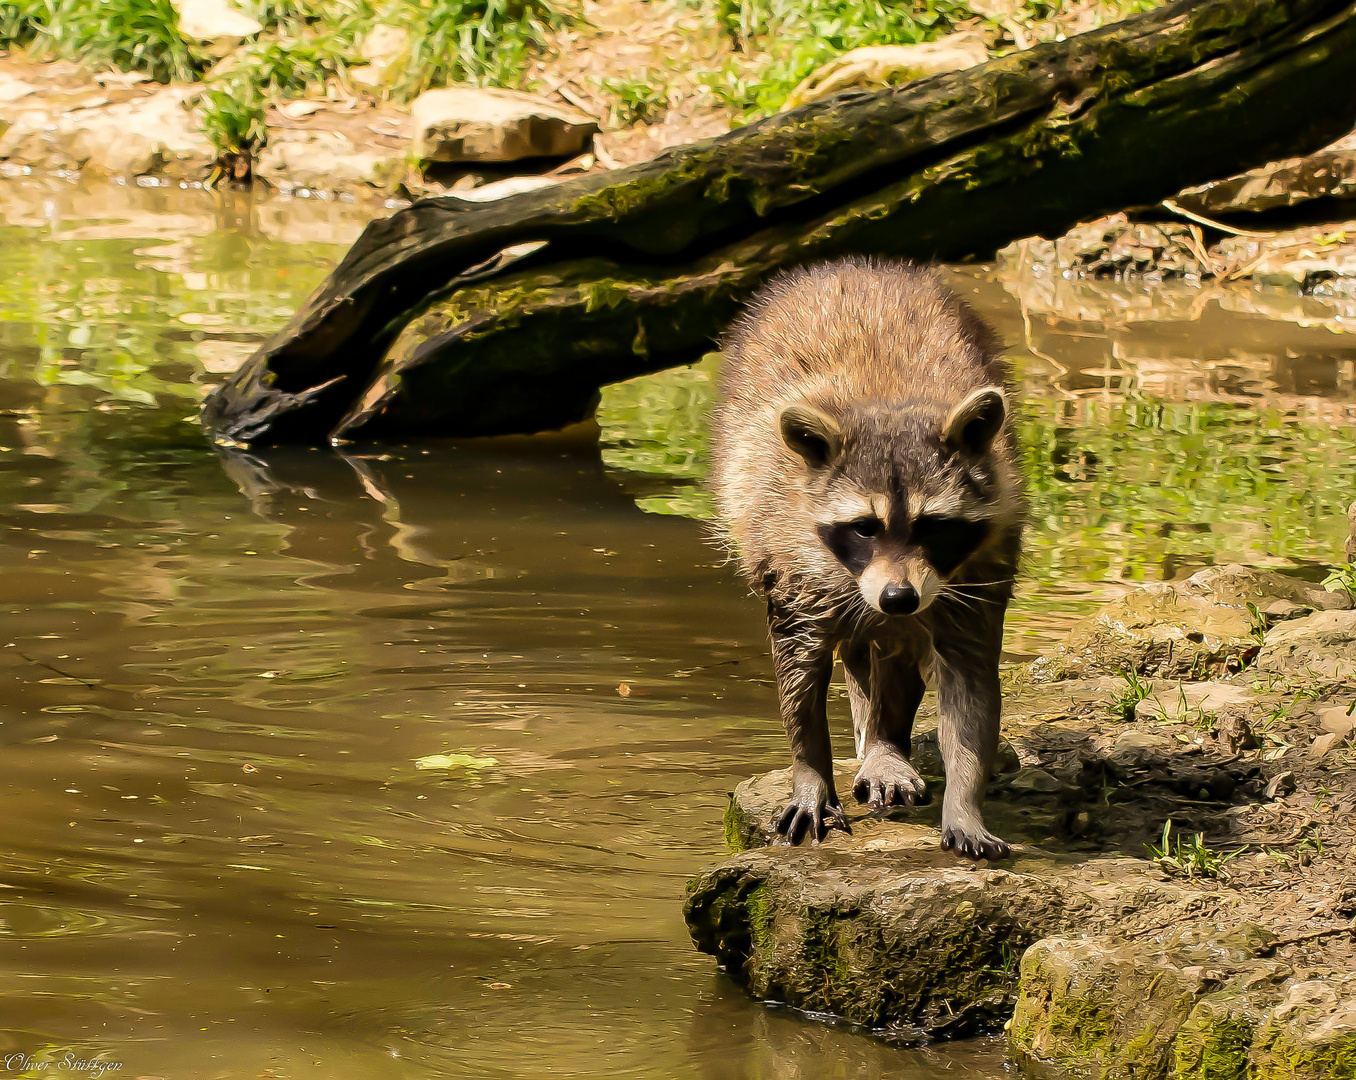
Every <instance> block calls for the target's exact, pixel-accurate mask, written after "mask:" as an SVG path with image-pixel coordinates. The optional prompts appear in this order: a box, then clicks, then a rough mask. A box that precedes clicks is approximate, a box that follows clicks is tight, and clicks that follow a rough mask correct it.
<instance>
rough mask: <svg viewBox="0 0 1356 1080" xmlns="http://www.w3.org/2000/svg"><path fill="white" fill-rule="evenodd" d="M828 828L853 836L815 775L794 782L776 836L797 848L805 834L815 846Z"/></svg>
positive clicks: (826, 788) (838, 809) (823, 784)
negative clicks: (783, 838) (840, 830)
mask: <svg viewBox="0 0 1356 1080" xmlns="http://www.w3.org/2000/svg"><path fill="white" fill-rule="evenodd" d="M807 772H808V770H807ZM830 827H832V828H835V829H842V830H843V831H844V832H845V833H851V832H852V829H850V828H849V827H848V821H847V815H846V814H844V813H843V808H842V807H841V806H840V805H839V804H838V798H837V796H835V795H833V794H832V792H831V791H830V790H829V785H828V784H827V783H825V782H824V780H823V778H822V777H820V776H819V775H818V774H815V773H810V775H808V776H805V777H803V778H797V779H796V780H794V782H793V783H792V786H791V801H790V802H789V803H787V806H786V809H785V810H783V811H782V816H781V817H779V818H778V819H777V832H778V833H779V834H780V835H782V836H785V837H786V838H787V839H788V840H790V841H791V843H793V844H799V843H800V842H801V839H802V838H803V837H804V836H805V835H806V834H807V833H808V834H809V835H810V838H811V839H812V840H814V841H815V842H816V843H818V842H819V841H820V840H823V839H824V834H825V833H826V832H828V830H829V828H830Z"/></svg>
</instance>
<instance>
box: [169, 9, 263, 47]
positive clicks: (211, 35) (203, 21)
mask: <svg viewBox="0 0 1356 1080" xmlns="http://www.w3.org/2000/svg"><path fill="white" fill-rule="evenodd" d="M171 3H173V5H174V10H175V11H177V12H178V13H179V33H180V34H182V35H183V36H184V37H186V38H187V39H188V40H189V41H195V42H199V43H200V45H201V47H202V50H203V51H204V52H205V53H207V54H208V55H209V56H211V57H212V58H213V59H217V60H219V59H221V58H222V57H223V56H225V55H226V54H227V53H229V52H230V51H231V50H232V49H234V48H236V47H237V46H238V45H239V44H240V43H241V42H242V41H244V40H245V39H246V38H252V37H254V36H255V35H256V34H258V33H259V32H261V31H262V30H263V26H262V25H261V24H260V23H258V22H257V21H255V20H254V19H251V18H250V17H249V16H248V15H246V14H245V13H244V12H243V11H241V10H240V9H239V8H238V7H236V6H235V5H233V4H230V3H228V2H227V0H171Z"/></svg>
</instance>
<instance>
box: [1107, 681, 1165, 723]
mask: <svg viewBox="0 0 1356 1080" xmlns="http://www.w3.org/2000/svg"><path fill="white" fill-rule="evenodd" d="M1117 674H1118V675H1120V677H1121V678H1122V679H1124V680H1125V685H1124V686H1123V687H1121V689H1119V690H1117V691H1116V693H1114V694H1112V696H1111V699H1110V700H1109V701H1108V702H1107V704H1108V705H1110V706H1111V711H1112V713H1113V714H1114V715H1115V716H1116V717H1118V718H1119V719H1122V720H1127V721H1128V720H1133V719H1134V718H1135V706H1136V705H1138V704H1139V703H1140V702H1141V701H1143V700H1144V699H1145V698H1146V697H1148V696H1149V695H1150V694H1152V693H1153V690H1154V684H1153V683H1152V682H1151V681H1150V680H1149V679H1141V678H1140V677H1139V675H1138V674H1137V673H1136V672H1133V671H1125V670H1124V669H1122V670H1121V671H1119V672H1117Z"/></svg>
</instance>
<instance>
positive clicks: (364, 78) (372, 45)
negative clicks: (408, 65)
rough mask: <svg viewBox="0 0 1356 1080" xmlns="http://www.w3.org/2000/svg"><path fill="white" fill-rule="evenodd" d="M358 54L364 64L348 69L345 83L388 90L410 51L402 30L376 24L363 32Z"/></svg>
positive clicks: (396, 27) (406, 33) (408, 38)
mask: <svg viewBox="0 0 1356 1080" xmlns="http://www.w3.org/2000/svg"><path fill="white" fill-rule="evenodd" d="M358 52H359V54H360V55H361V56H362V58H363V59H364V60H365V61H366V63H364V64H361V65H355V66H353V67H351V68H349V70H348V77H349V80H350V81H351V82H353V83H355V84H356V85H358V86H363V87H367V88H368V89H373V90H375V89H377V88H379V87H389V86H390V85H391V83H392V82H393V81H394V79H395V78H397V77H399V75H400V74H402V69H403V67H404V61H405V60H406V59H407V58H408V56H409V52H410V33H409V31H408V30H406V29H404V28H403V27H399V26H385V25H383V24H382V23H378V24H377V25H376V26H374V27H372V29H371V30H369V31H368V32H367V36H366V37H364V38H363V42H362V45H361V46H359V49H358Z"/></svg>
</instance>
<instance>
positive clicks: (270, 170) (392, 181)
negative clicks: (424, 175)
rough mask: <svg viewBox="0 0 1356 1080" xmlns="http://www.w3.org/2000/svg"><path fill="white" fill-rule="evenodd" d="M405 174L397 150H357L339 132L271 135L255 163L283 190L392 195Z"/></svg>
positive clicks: (258, 170)
mask: <svg viewBox="0 0 1356 1080" xmlns="http://www.w3.org/2000/svg"><path fill="white" fill-rule="evenodd" d="M404 170H405V155H404V154H402V153H400V151H398V150H370V149H360V148H358V147H357V146H355V145H354V144H353V143H352V142H351V141H350V140H349V139H348V137H347V136H345V135H342V134H341V133H339V132H337V131H279V132H275V133H274V134H273V137H272V139H271V140H270V141H269V144H268V145H267V146H266V147H264V149H263V151H262V152H261V153H260V154H259V160H258V161H256V162H255V164H254V175H255V176H256V177H259V178H261V179H264V180H267V181H268V182H269V183H270V184H272V185H273V186H274V187H276V188H278V189H279V190H282V191H292V190H295V189H296V188H308V189H310V190H312V191H364V190H366V191H374V190H375V191H390V190H393V189H394V188H395V186H396V185H397V184H398V183H399V181H400V178H401V176H402V175H403V173H404Z"/></svg>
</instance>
